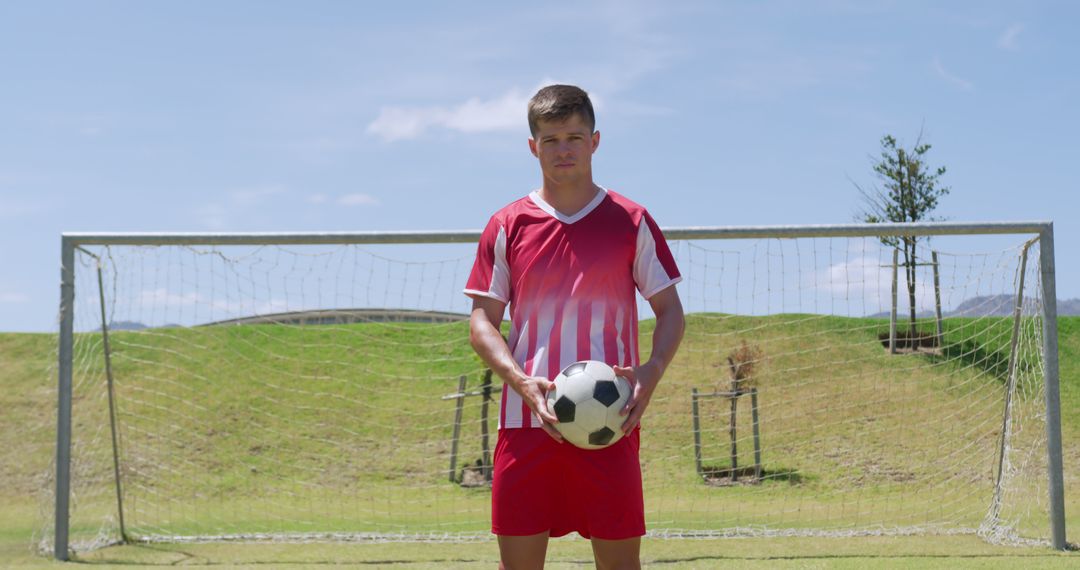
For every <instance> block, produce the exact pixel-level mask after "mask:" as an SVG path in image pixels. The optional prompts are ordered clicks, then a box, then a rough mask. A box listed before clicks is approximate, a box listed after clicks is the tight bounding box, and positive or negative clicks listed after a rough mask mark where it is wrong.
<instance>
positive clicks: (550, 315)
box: [529, 299, 555, 380]
mask: <svg viewBox="0 0 1080 570" xmlns="http://www.w3.org/2000/svg"><path fill="white" fill-rule="evenodd" d="M536 327H537V328H536V347H537V348H536V355H535V356H533V361H532V370H529V375H530V376H540V377H542V378H547V377H548V351H547V350H546V348H547V346H549V345H550V344H551V329H552V328H554V327H555V302H554V301H552V300H547V299H545V300H542V301H540V310H539V311H537V314H536ZM548 380H551V379H550V378H548Z"/></svg>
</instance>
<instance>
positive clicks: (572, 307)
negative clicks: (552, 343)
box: [559, 299, 578, 370]
mask: <svg viewBox="0 0 1080 570" xmlns="http://www.w3.org/2000/svg"><path fill="white" fill-rule="evenodd" d="M577 312H578V302H577V300H575V299H571V300H570V301H568V302H567V303H566V306H565V307H564V308H563V318H562V328H561V329H560V332H559V370H563V369H565V368H566V367H567V366H570V365H571V364H573V363H575V362H577V353H578V344H577V343H578V341H577V327H578V320H577V318H578V314H577Z"/></svg>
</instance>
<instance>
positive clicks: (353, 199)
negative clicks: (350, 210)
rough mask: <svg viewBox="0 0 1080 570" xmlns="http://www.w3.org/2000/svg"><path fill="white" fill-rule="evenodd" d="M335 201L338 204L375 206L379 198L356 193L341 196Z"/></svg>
mask: <svg viewBox="0 0 1080 570" xmlns="http://www.w3.org/2000/svg"><path fill="white" fill-rule="evenodd" d="M337 203H338V205H340V206H376V205H378V204H379V200H378V198H375V197H374V196H371V195H370V194H359V193H357V194H346V195H344V196H341V197H340V198H338V199H337Z"/></svg>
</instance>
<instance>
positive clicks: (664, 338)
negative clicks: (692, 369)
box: [615, 286, 686, 433]
mask: <svg viewBox="0 0 1080 570" xmlns="http://www.w3.org/2000/svg"><path fill="white" fill-rule="evenodd" d="M649 305H651V306H652V309H653V313H655V314H656V329H655V330H653V346H652V354H650V355H649V360H648V362H646V363H645V364H642V365H641V366H638V367H636V368H623V367H621V366H616V367H615V373H616V374H618V375H620V376H623V377H626V378H628V379H629V380H630V381H631V382H633V384H634V391H633V393H631V395H630V399H629V400H627V402H626V405H625V406H623V409H622V410H621V411H620V412H619V413H620V414H623V415H626V416H627V417H626V421H625V422H623V426H622V428H623V433H630V432H631V431H632V430H633V429H634V428H635V427H637V425H638V423H639V422H640V421H641V416H642V414H644V413H645V408H647V407H648V406H649V401H650V400H651V399H652V394H653V391H654V390H656V385H657V384H658V383H659V382H660V378H662V377H663V376H664V372H665V371H666V370H667V367H668V365H669V364H671V360H672V359H673V358H675V351H677V350H678V349H679V344H680V343H681V342H682V337H683V332H684V331H685V330H686V319H685V317H684V316H683V308H682V301H681V300H679V293H678V292H677V291H676V290H675V287H674V286H671V287H668V288H667V289H664V290H663V291H660V292H659V293H657V294H655V295H653V296H652V297H651V298H650V299H649Z"/></svg>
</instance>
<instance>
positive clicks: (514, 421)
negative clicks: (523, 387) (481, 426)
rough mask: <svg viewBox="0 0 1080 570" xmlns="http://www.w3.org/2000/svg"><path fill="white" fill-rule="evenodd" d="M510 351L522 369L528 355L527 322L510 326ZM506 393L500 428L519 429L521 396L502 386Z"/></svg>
mask: <svg viewBox="0 0 1080 570" xmlns="http://www.w3.org/2000/svg"><path fill="white" fill-rule="evenodd" d="M510 349H511V350H512V351H513V355H514V362H517V363H518V366H521V367H522V368H523V369H524V367H525V359H526V358H527V357H528V353H529V321H524V322H522V323H521V328H518V323H517V321H512V322H511V325H510ZM503 390H505V391H506V425H502V424H500V425H499V427H500V428H515V427H521V396H519V395H518V393H517V392H515V391H514V389H513V388H511V387H510V386H503Z"/></svg>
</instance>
